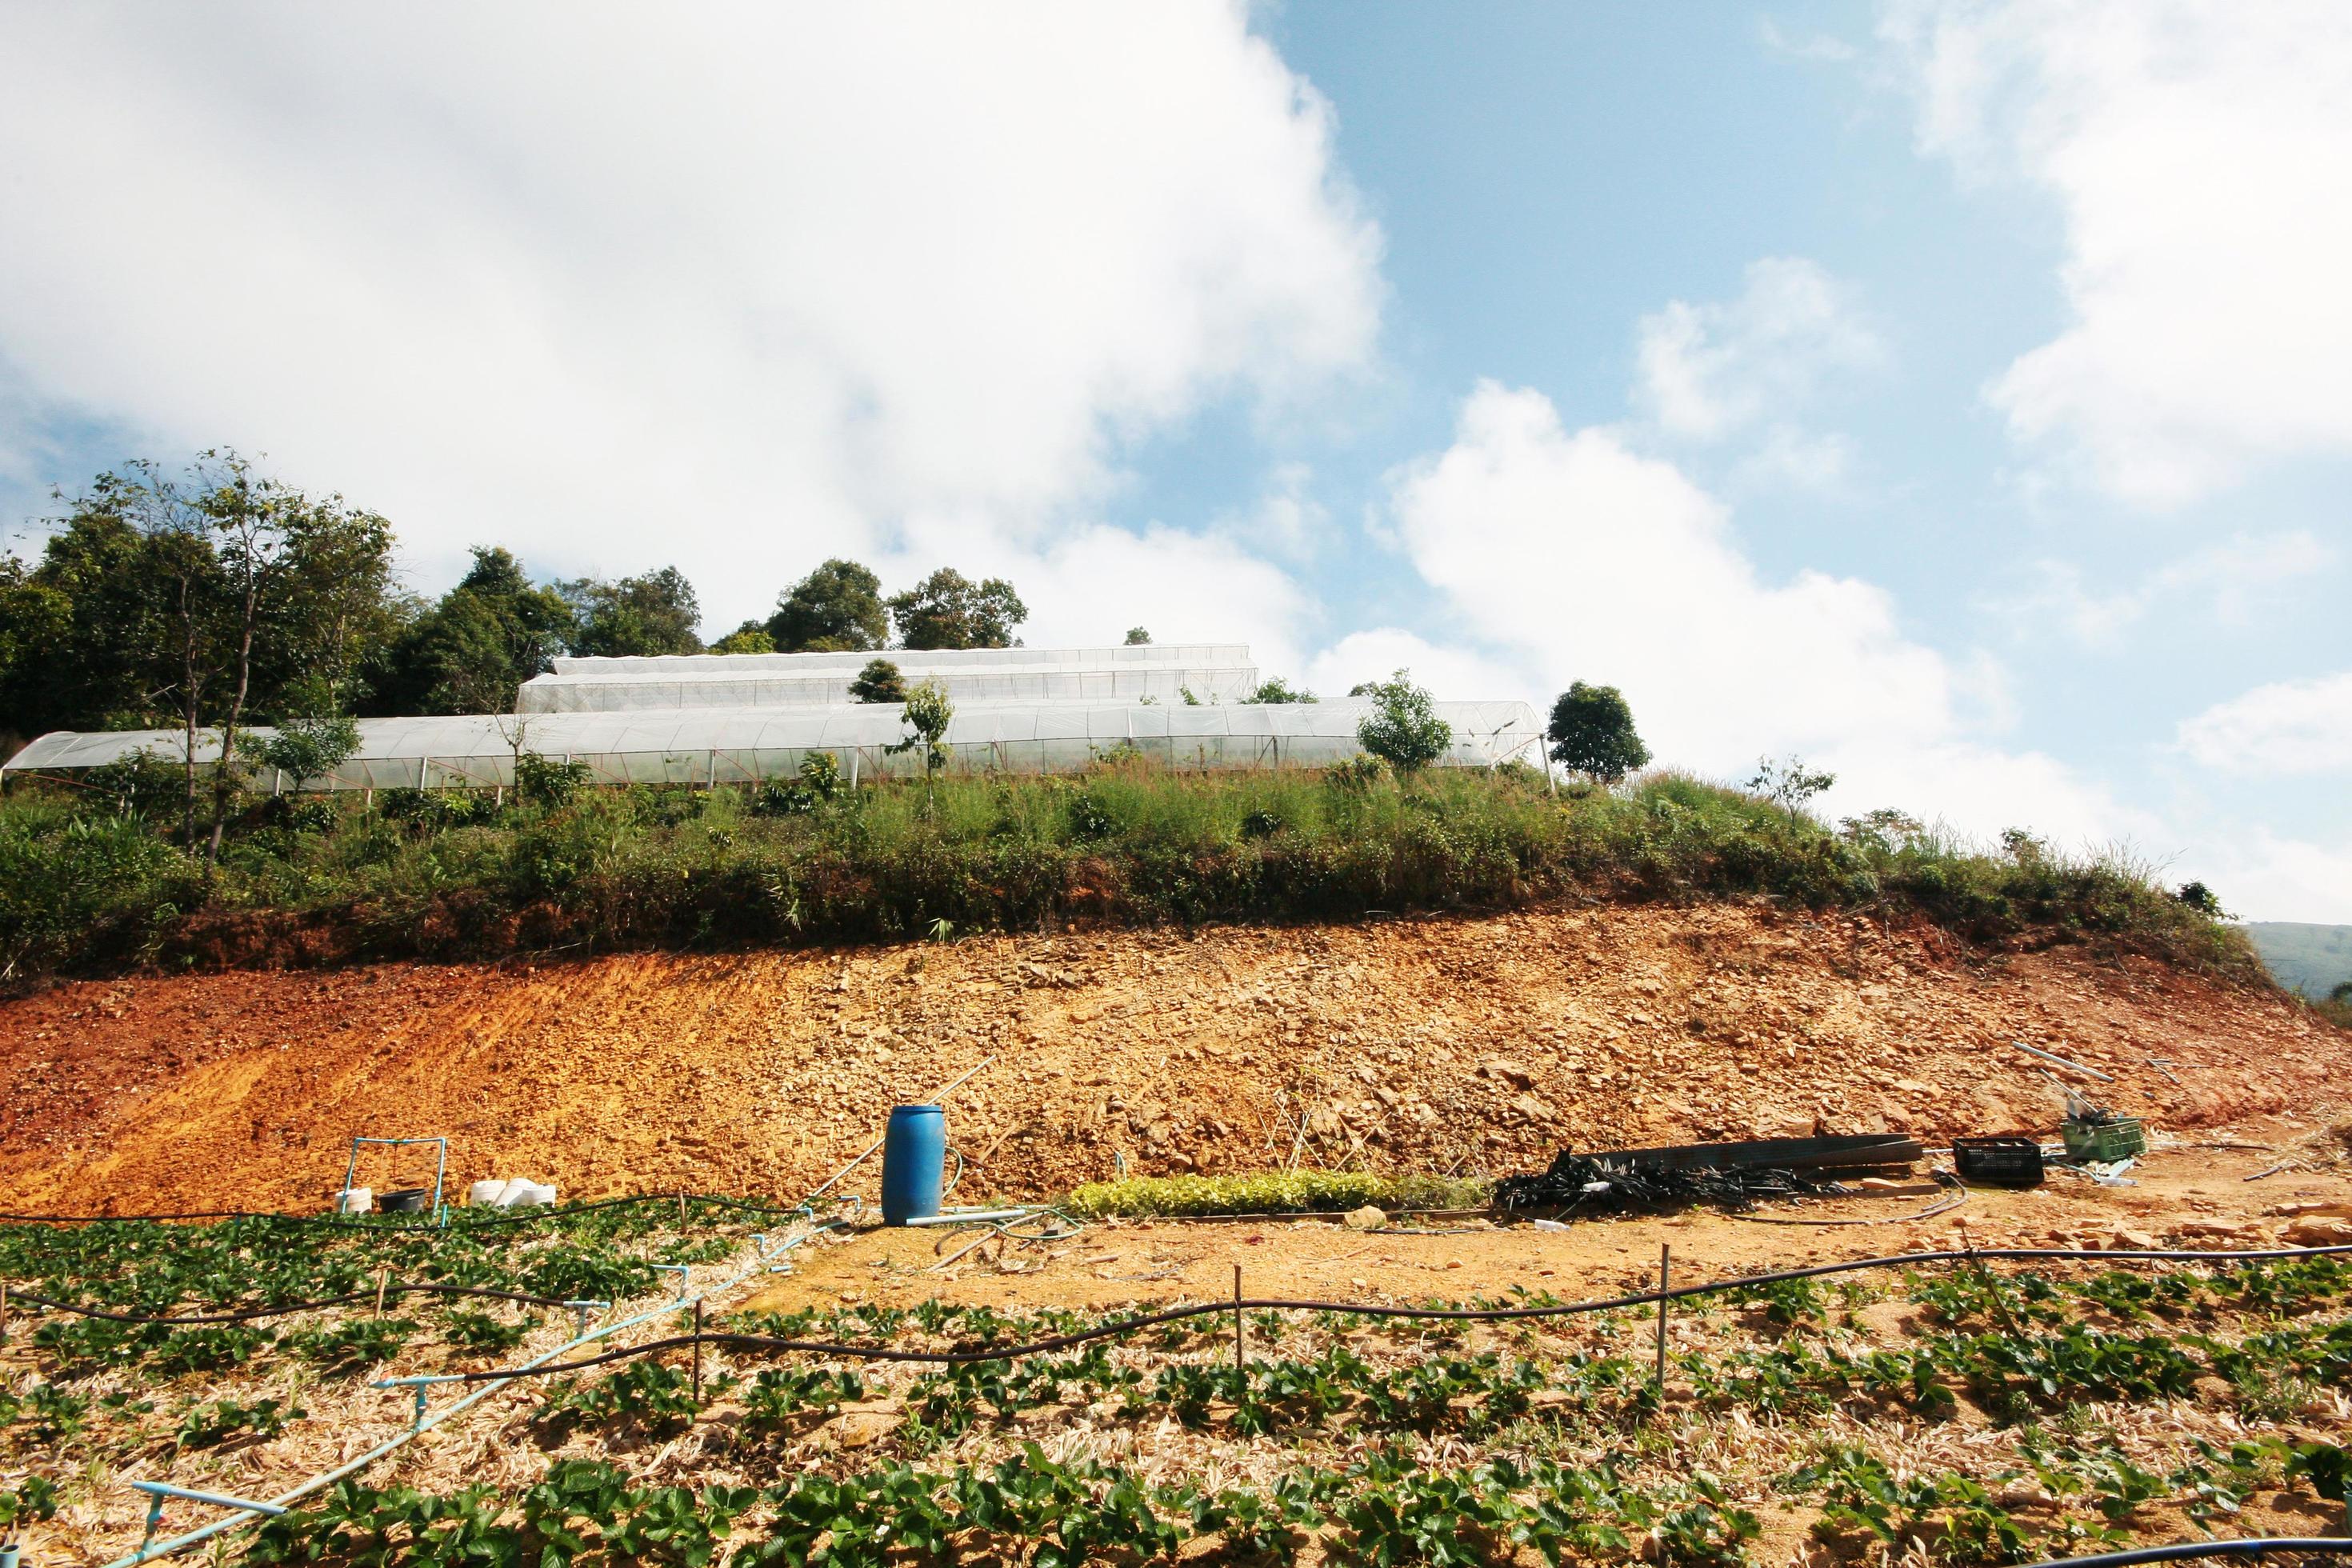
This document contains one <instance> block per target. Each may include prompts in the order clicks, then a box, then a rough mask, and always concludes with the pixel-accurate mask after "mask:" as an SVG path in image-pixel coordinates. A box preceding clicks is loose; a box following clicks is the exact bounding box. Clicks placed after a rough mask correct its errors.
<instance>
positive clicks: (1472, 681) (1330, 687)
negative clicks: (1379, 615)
mask: <svg viewBox="0 0 2352 1568" xmlns="http://www.w3.org/2000/svg"><path fill="white" fill-rule="evenodd" d="M1400 669H1403V670H1410V671H1411V672H1412V680H1413V684H1414V685H1416V686H1423V687H1426V688H1428V689H1429V690H1430V691H1431V693H1432V694H1433V695H1434V696H1436V697H1437V698H1438V699H1440V700H1447V699H1456V698H1459V699H1473V700H1475V699H1483V698H1489V697H1505V698H1507V697H1510V696H1513V695H1517V694H1518V692H1519V689H1520V688H1522V687H1523V686H1524V685H1525V684H1526V679H1525V677H1524V675H1523V673H1522V672H1521V671H1520V670H1519V669H1518V668H1516V667H1515V666H1513V665H1512V664H1511V663H1509V662H1507V661H1506V660H1502V659H1497V658H1492V657H1489V656H1488V655H1486V654H1482V653H1479V652H1477V651H1475V650H1474V649H1471V648H1466V647H1461V646H1459V645H1457V644H1441V643H1433V642H1431V641H1429V640H1428V639H1427V638H1425V637H1421V636H1419V635H1417V634H1416V633H1413V632H1409V631H1404V630H1402V629H1400V628H1398V627H1395V626H1375V627H1373V628H1372V629H1371V630H1370V631H1360V632H1350V633H1349V635H1348V636H1346V637H1341V638H1340V639H1339V641H1338V642H1337V643H1335V644H1333V645H1332V646H1331V647H1328V648H1326V649H1324V650H1323V651H1322V652H1321V653H1319V654H1318V655H1316V656H1315V659H1314V662H1313V663H1311V664H1310V665H1308V666H1307V671H1306V682H1307V687H1308V688H1309V689H1312V690H1313V691H1315V692H1316V693H1317V694H1318V696H1322V697H1327V698H1329V697H1345V696H1346V695H1347V694H1348V693H1349V691H1351V690H1353V689H1355V688H1356V687H1357V686H1359V685H1360V684H1361V683H1362V682H1364V681H1367V680H1386V679H1389V677H1390V676H1391V675H1394V674H1395V673H1396V672H1397V671H1398V670H1400Z"/></svg>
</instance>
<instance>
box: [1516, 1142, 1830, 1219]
mask: <svg viewBox="0 0 2352 1568" xmlns="http://www.w3.org/2000/svg"><path fill="white" fill-rule="evenodd" d="M1848 1190H1849V1189H1848V1188H1846V1187H1844V1186H1843V1185H1841V1184H1838V1183H1836V1182H1833V1181H1831V1180H1830V1179H1828V1178H1827V1177H1825V1176H1816V1175H1813V1174H1811V1173H1808V1172H1805V1171H1800V1170H1794V1169H1791V1168H1789V1167H1786V1166H1769V1165H1766V1166H1744V1165H1734V1166H1730V1167H1728V1168H1726V1167H1721V1166H1716V1165H1693V1166H1687V1167H1683V1168H1669V1167H1664V1166H1659V1165H1654V1164H1651V1163H1648V1162H1646V1161H1642V1160H1636V1159H1629V1158H1627V1157H1625V1156H1623V1155H1615V1154H1579V1153H1577V1152H1574V1151H1573V1150H1567V1149H1563V1150H1561V1151H1560V1152H1559V1157H1558V1158H1557V1159H1555V1160H1553V1161H1552V1163H1551V1168H1550V1169H1549V1170H1548V1171H1543V1172H1540V1173H1538V1174H1535V1175H1531V1176H1505V1177H1504V1178H1503V1179H1502V1180H1501V1181H1499V1182H1496V1184H1495V1206H1496V1208H1498V1209H1502V1210H1505V1211H1513V1210H1518V1209H1581V1210H1586V1211H1597V1212H1601V1213H1605V1214H1623V1213H1626V1212H1628V1211H1631V1210H1636V1209H1651V1208H1667V1207H1675V1208H1680V1207H1686V1206H1688V1205H1693V1204H1718V1205H1723V1206H1724V1207H1727V1208H1733V1209H1747V1208H1753V1207H1755V1206H1756V1205H1758V1204H1759V1203H1761V1202H1763V1201H1764V1200H1765V1199H1767V1198H1797V1197H1823V1196H1832V1197H1833V1196H1837V1195H1839V1194H1843V1193H1845V1192H1847V1191H1848Z"/></svg>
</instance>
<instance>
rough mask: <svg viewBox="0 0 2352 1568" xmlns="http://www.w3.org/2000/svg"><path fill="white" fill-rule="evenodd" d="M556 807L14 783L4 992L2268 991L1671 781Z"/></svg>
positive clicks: (2172, 950) (2164, 904)
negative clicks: (1065, 941) (1278, 985)
mask: <svg viewBox="0 0 2352 1568" xmlns="http://www.w3.org/2000/svg"><path fill="white" fill-rule="evenodd" d="M818 782H819V784H826V781H822V780H821V781H818ZM561 783H562V781H558V784H561ZM158 793H159V794H160V793H162V792H160V791H159V792H158ZM541 795H542V797H543V798H541V799H540V800H537V801H530V802H524V801H518V800H516V799H515V798H514V796H513V795H509V797H508V798H507V800H506V801H505V802H504V803H503V804H500V803H496V802H494V801H493V800H492V799H491V797H490V796H489V795H487V794H472V795H467V794H455V793H453V794H446V795H443V794H436V795H420V794H418V793H417V792H415V791H398V790H394V791H382V792H379V793H378V794H377V796H376V798H375V800H374V801H373V804H369V803H364V802H362V799H361V798H360V797H359V796H358V795H333V796H323V797H320V796H313V797H308V798H299V799H298V798H294V797H287V798H282V799H278V800H267V799H265V800H257V801H255V802H254V803H252V805H251V806H250V809H248V810H247V811H246V812H244V814H243V815H242V816H240V817H239V818H238V820H237V823H236V827H235V829H234V831H233V832H232V834H231V837H230V838H229V841H228V844H227V847H226V850H225V851H224V854H223V856H222V859H221V864H220V867H219V868H218V871H217V873H216V874H215V876H214V877H213V878H212V879H210V880H209V881H208V880H207V879H206V877H205V872H204V869H203V867H202V865H201V862H200V861H199V860H198V859H196V858H193V857H190V856H187V855H185V854H184V853H183V852H182V851H180V850H179V849H178V848H176V847H174V846H173V843H172V842H171V837H170V827H169V821H170V813H169V810H168V807H162V806H159V807H155V808H152V810H142V809H141V808H140V804H139V803H140V801H141V800H142V790H141V788H140V786H139V784H138V782H137V781H136V780H131V781H121V782H119V786H118V787H117V788H116V789H114V790H113V791H112V792H111V793H109V792H108V791H105V790H100V789H92V788H89V787H71V786H64V785H51V784H29V783H20V784H15V785H13V786H12V787H11V788H10V790H9V792H8V794H7V795H6V797H5V799H0V973H5V978H6V979H7V980H8V981H10V982H14V983H22V982H23V981H25V980H26V979H27V978H30V977H32V976H35V975H37V974H40V973H47V972H55V971H67V972H80V973H96V972H104V971H109V970H116V969H121V968H123V967H126V966H134V965H141V964H152V965H160V966H163V967H167V968H168V967H179V966H184V965H190V964H199V963H202V964H212V963H275V962H328V961H336V960H344V959H356V958H385V957H403V956H424V957H432V958H442V959H464V958H484V957H494V956H497V955H499V954H502V953H507V952H521V951H530V950H538V949H548V948H555V947H566V948H570V949H572V950H574V951H578V950H582V949H598V948H613V947H645V946H660V947H673V948H675V947H702V948H719V947H743V946H758V945H796V944H808V943H819V942H870V941H899V940H908V939H925V938H928V939H942V940H944V939H952V938H955V937H961V936H964V935H969V934H972V933H975V932H980V931H1035V930H1039V929H1050V928H1053V927H1056V926H1069V925H1076V926H1105V925H1146V924H1161V923H1198V922H1208V921H1241V920H1260V921H1286V920H1330V919H1346V918H1349V917H1351V916H1356V915H1360V914H1362V913H1364V912H1366V911H1369V910H1386V911H1391V912H1402V911H1406V910H1478V909H1497V908H1508V907H1513V906H1519V905H1526V904H1530V903H1536V902H1540V901H1545V900H1554V899H1559V898H1564V897H1586V898H1599V899H1604V900H1621V901H1640V900H1676V901H1686V900H1704V899H1713V898H1727V897H1750V896H1764V897H1769V898H1771V899H1775V900H1781V901H1783V902H1785V903H1787V904H1789V905H1790V906H1795V907H1803V908H1814V909H1828V908H1846V909H1868V910H1877V911H1881V912H1884V913H1886V914H1889V915H1892V916H1897V917H1901V916H1907V915H1914V914H1916V915H1918V916H1924V917H1925V918H1927V919H1929V920H1932V921H1937V922H1938V923H1940V924H1942V925H1944V926H1946V927H1948V928H1949V929H1950V930H1952V931H1954V932H1956V933H1958V934H1959V935H1961V936H1963V937H1965V938H1967V939H1968V940H1970V941H1974V942H2000V941H2003V940H2007V939H2010V938H2013V937H2017V936H2019V935H2021V934H2022V933H2028V932H2032V933H2037V934H2054V935H2056V936H2060V937H2065V936H2070V935H2071V936H2077V937H2083V938H2090V939H2097V940H2102V941H2106V942H2112V943H2115V944H2116V945H2119V946H2121V947H2125V948H2129V949H2133V950H2137V951H2142V952H2153V953H2158V954H2160V955H2162V956H2165V957H2168V958H2169V959H2172V960H2174V961H2176V962H2182V963H2191V964H2194V965H2197V966H2200V967H2202V968H2206V969H2210V970H2215V971H2224V972H2228V973H2234V974H2240V975H2243V976H2246V977H2248V978H2254V977H2258V976H2259V974H2260V973H2261V972H2260V969H2259V966H2258V965H2257V964H2256V963H2254V961H2253V960H2252V957H2251V954H2250V953H2249V952H2248V950H2247V948H2246V946H2245V943H2244V941H2243V938H2242V936H2241V935H2239V934H2238V933H2237V932H2235V931H2233V930H2231V928H2228V927H2226V926H2224V925H2222V924H2221V922H2220V921H2216V920H2214V919H2213V918H2211V917H2210V915H2208V914H2206V913H2203V912H2200V910H2197V909H2194V908H2192V907H2190V906H2189V905H2188V904H2185V903H2183V902H2181V901H2180V900H2178V899H2176V898H2174V897H2173V896H2172V895H2171V894H2169V893H2168V892H2167V891H2166V890H2165V889H2164V888H2163V887H2162V886H2161V885H2160V884H2159V883H2158V881H2157V879H2156V878H2155V877H2154V875H2153V874H2152V871H2151V870H2150V868H2147V867H2144V866H2139V865H2136V864H2133V863H2132V862H2130V861H2129V860H2128V859H2126V858H2122V857H2119V856H2112V855H2111V856H2105V857H2089V858H2084V857H2076V856H2072V855H2068V854H2066V853H2063V852H2061V851H2058V850H2055V849H2053V848H2051V847H2047V846H2045V845H2042V844H2041V843H2040V842H2038V841H2036V840H2033V839H2032V838H2029V837H2025V836H2023V835H2016V834H2013V835H2011V836H2010V839H2009V842H2008V843H2007V845H2006V847H2004V848H2003V849H2001V850H2000V851H1997V852H1995V851H1987V850H1984V849H1982V848H1979V847H1973V846H1970V845H1967V844H1965V843H1962V842H1960V841H1958V840H1957V839H1955V838H1953V837H1950V836H1948V835H1944V834H1941V833H1938V832H1936V831H1933V830H1916V829H1913V828H1910V827H1909V826H1908V825H1907V824H1900V823H1899V822H1898V825H1897V826H1896V827H1895V830H1894V831H1892V832H1889V831H1887V830H1886V829H1885V828H1884V827H1871V826H1864V825H1859V824H1848V825H1846V826H1844V827H1843V828H1836V827H1832V826H1828V825H1825V824H1823V823H1821V822H1818V821H1816V820H1814V819H1812V818H1811V817H1809V816H1802V815H1797V816H1792V815H1790V813H1788V812H1785V811H1783V810H1781V809H1780V808H1778V807H1776V806H1773V805H1769V804H1768V803H1766V802H1764V801H1761V800H1759V799H1757V798H1755V797H1753V796H1751V795H1746V794H1743V793H1741V792H1739V791H1737V790H1732V789H1727V788H1724V787H1721V786H1718V785H1715V784H1706V783H1703V782H1701V781H1698V780H1696V779H1692V778H1689V777H1685V776H1682V775H1678V774H1672V773H1658V774H1652V775H1649V776H1646V777H1644V778H1643V779H1640V780H1638V781H1636V782H1634V783H1633V784H1628V785H1626V786H1624V787H1623V788H1621V789H1618V790H1615V791H1608V790H1598V789H1584V788H1580V789H1574V790H1565V791H1562V792H1560V793H1559V794H1554V793H1552V792H1551V791H1550V790H1549V788H1548V787H1547V786H1546V784H1545V783H1544V781H1543V779H1542V777H1541V775H1540V774H1537V773H1532V772H1530V771H1528V770H1524V769H1507V770H1503V771H1500V772H1497V773H1475V772H1469V771H1452V770H1447V771H1442V772H1441V771H1433V772H1430V773H1423V774H1422V775H1421V776H1419V777H1418V778H1415V779H1412V780H1410V781H1402V782H1400V781H1398V780H1395V779H1391V778H1388V777H1383V776H1380V775H1379V774H1378V773H1372V772H1370V770H1367V769H1362V768H1339V769H1333V770H1330V771H1329V772H1328V773H1318V772H1307V771H1277V772H1263V773H1223V774H1206V775H1202V774H1182V773H1168V772H1164V771H1160V770H1158V769H1154V768H1150V767H1146V766H1142V765H1139V764H1135V763H1124V764H1106V765H1102V766H1098V767H1097V768H1096V769H1095V770H1093V771H1091V772H1090V773H1086V774H1083V775H1078V776H1072V777H1042V778H1041V777H1029V776H1007V777H985V776H983V777H975V778H956V779H945V780H942V781H940V784H938V786H937V788H936V792H935V793H934V792H927V791H926V790H925V789H924V788H923V787H922V786H921V785H919V784H890V785H885V786H881V787H873V786H869V787H866V788H863V789H848V788H844V787H840V786H838V785H837V784H828V785H826V787H821V788H816V789H811V788H806V787H803V786H800V785H784V786H780V785H776V784H770V785H767V786H765V787H764V789H762V790H760V791H757V792H754V791H751V790H744V789H729V788H722V789H719V790H716V791H709V790H696V789H687V788H643V787H639V788H627V789H604V790H595V789H588V790H578V791H576V792H573V793H571V794H569V795H565V793H564V790H563V789H562V788H561V787H551V788H549V789H547V790H544V791H542V792H541Z"/></svg>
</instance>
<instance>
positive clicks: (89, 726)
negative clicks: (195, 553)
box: [0, 492, 177, 737]
mask: <svg viewBox="0 0 2352 1568" xmlns="http://www.w3.org/2000/svg"><path fill="white" fill-rule="evenodd" d="M51 527H52V529H53V530H54V531H53V532H52V533H51V535H50V537H49V540H48V542H47V545H46V546H45V547H44V549H43V550H42V552H41V558H40V561H39V563H37V564H35V565H32V566H27V565H26V563H24V562H22V561H20V560H18V559H16V557H15V556H7V557H5V558H0V724H5V726H6V727H7V728H9V729H11V730H14V731H17V732H19V733H21V734H23V735H25V736H27V737H30V736H34V735H39V734H45V733H47V731H51V730H143V729H152V728H155V727H157V726H159V725H163V724H167V723H170V722H172V721H173V720H174V719H175V718H176V717H177V710H176V704H175V703H174V701H173V698H172V694H171V690H170V687H171V685H172V677H171V669H172V662H171V660H170V658H169V657H168V656H169V647H168V638H167V637H166V634H165V626H164V621H165V617H166V614H167V608H168V606H167V605H166V602H165V597H164V595H163V582H162V574H160V573H159V572H158V571H157V570H156V569H155V568H156V565H157V562H156V560H155V556H156V555H157V554H158V551H157V548H156V546H155V545H154V543H153V542H152V541H150V540H149V539H148V538H147V537H146V536H145V535H144V534H142V532H141V531H139V530H138V529H137V528H134V527H133V526H132V525H131V521H130V519H129V518H128V517H127V516H125V515H124V513H123V510H122V509H121V505H120V503H119V501H118V500H116V498H114V497H112V496H105V497H101V496H100V495H99V494H97V493H96V492H93V493H92V494H91V495H89V496H85V497H83V498H81V499H80V500H77V501H75V502H74V503H73V504H72V510H71V512H70V513H69V515H68V516H66V517H63V518H60V519H58V520H57V521H55V522H53V523H52V524H51Z"/></svg>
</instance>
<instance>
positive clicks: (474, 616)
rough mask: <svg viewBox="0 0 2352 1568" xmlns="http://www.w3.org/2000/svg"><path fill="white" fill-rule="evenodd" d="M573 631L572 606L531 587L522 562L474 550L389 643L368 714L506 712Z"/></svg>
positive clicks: (498, 553) (550, 592) (567, 643)
mask: <svg viewBox="0 0 2352 1568" xmlns="http://www.w3.org/2000/svg"><path fill="white" fill-rule="evenodd" d="M576 631H577V624H576V623H575V622H574V620H573V619H572V607H571V605H568V604H566V603H565V602H564V599H563V595H561V594H559V593H557V592H556V591H555V590H554V589H552V588H540V587H534V586H533V585H532V584H531V582H530V578H529V577H527V576H526V575H524V573H523V566H522V563H521V562H520V561H518V560H516V559H515V558H514V557H513V556H512V555H510V554H509V553H508V552H506V551H504V550H499V549H494V548H486V547H483V546H477V547H476V548H475V550H474V564H473V568H472V569H471V570H470V571H468V572H467V574H466V575H465V577H464V578H463V579H462V580H460V581H459V583H458V584H457V586H456V587H454V588H452V589H450V590H449V592H448V593H447V594H446V595H443V596H442V598H441V601H440V603H438V604H436V605H434V606H433V607H432V608H431V609H429V610H427V611H425V613H424V614H423V615H421V616H418V617H417V618H416V619H415V622H414V624H412V625H411V626H409V627H408V629H407V631H406V632H405V633H404V635H403V637H401V639H400V641H399V642H398V643H397V644H396V645H395V646H394V649H393V651H392V654H391V657H390V658H389V659H388V660H387V661H386V662H387V669H386V671H385V673H384V675H383V678H382V679H380V680H379V681H378V682H377V683H376V688H375V690H374V691H373V694H372V696H371V699H370V708H369V711H372V712H377V713H505V712H509V711H511V710H513V708H514V703H515V689H516V688H518V687H520V685H521V684H522V683H523V682H524V681H526V680H529V679H530V678H531V677H532V676H534V675H539V674H541V673H543V672H544V671H545V670H547V669H548V668H550V665H549V660H550V659H551V658H554V656H555V655H557V654H559V653H562V652H563V651H564V650H565V649H566V648H568V647H571V646H572V637H573V636H574V634H575V633H576Z"/></svg>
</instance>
